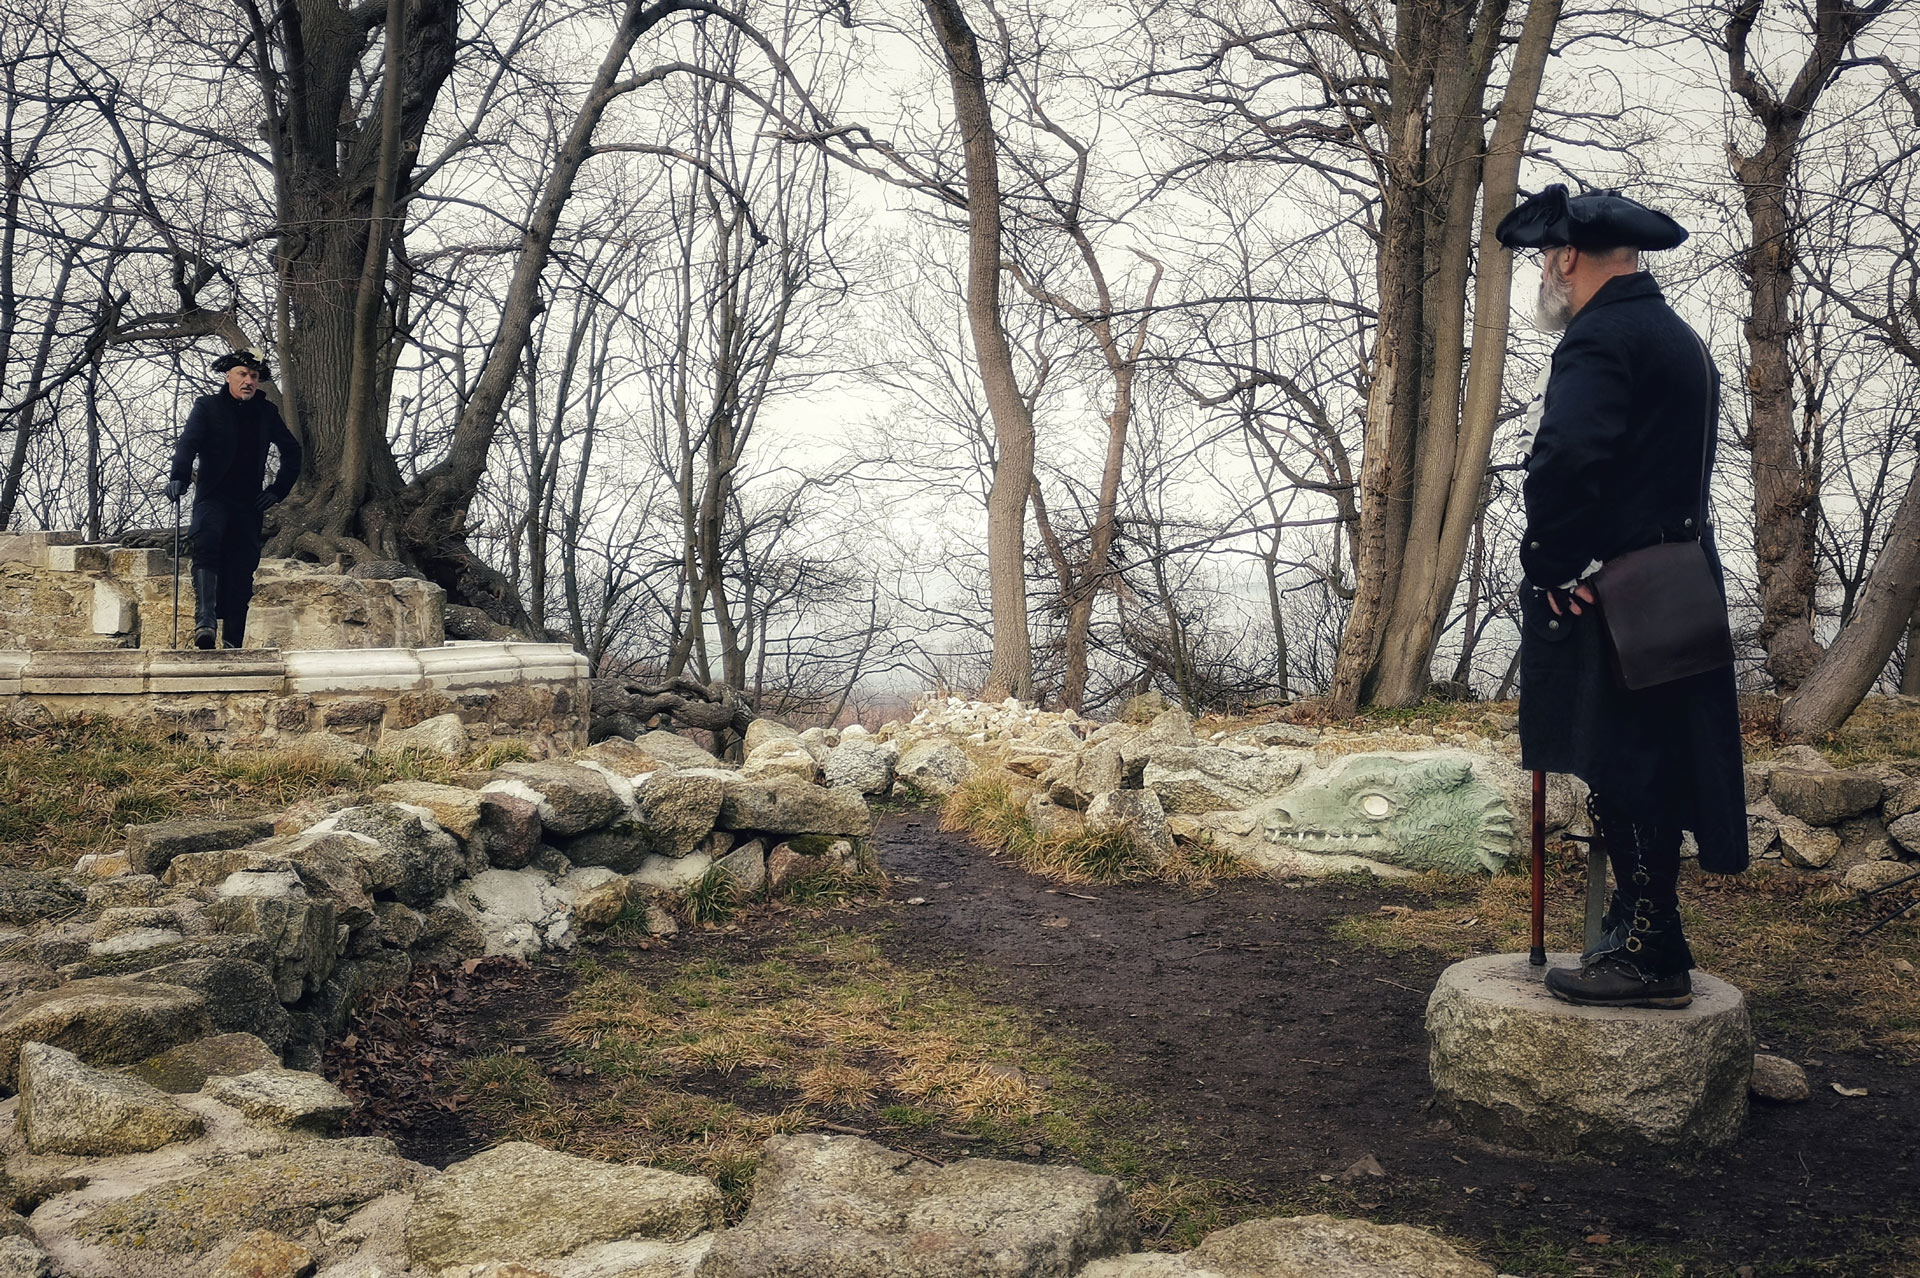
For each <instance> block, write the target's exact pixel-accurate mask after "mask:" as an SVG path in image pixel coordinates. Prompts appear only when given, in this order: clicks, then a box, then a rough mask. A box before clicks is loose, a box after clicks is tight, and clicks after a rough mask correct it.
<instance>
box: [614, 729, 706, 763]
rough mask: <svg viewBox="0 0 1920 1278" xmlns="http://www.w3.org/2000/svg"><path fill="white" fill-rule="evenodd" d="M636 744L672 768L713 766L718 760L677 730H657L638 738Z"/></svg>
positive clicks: (659, 761)
mask: <svg viewBox="0 0 1920 1278" xmlns="http://www.w3.org/2000/svg"><path fill="white" fill-rule="evenodd" d="M634 744H635V745H636V746H638V747H640V749H642V750H644V751H646V752H647V753H648V754H649V755H651V756H652V757H653V759H654V760H655V761H656V762H658V763H663V764H665V765H667V766H668V767H671V768H711V767H712V766H714V763H715V762H716V760H715V759H714V757H713V756H712V755H711V754H709V753H707V752H706V751H705V750H702V749H701V748H700V747H699V746H697V745H695V744H694V743H693V742H691V741H689V740H687V739H686V738H685V737H683V736H681V735H680V734H679V733H677V732H662V731H659V730H655V731H653V732H649V733H646V734H645V735H643V736H641V737H638V738H636V739H635V741H634Z"/></svg>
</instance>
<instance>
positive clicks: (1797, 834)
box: [1780, 816, 1840, 870]
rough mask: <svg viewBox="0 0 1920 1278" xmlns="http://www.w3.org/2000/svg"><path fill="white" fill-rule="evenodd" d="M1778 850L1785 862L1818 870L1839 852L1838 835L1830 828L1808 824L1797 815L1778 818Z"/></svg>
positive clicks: (1804, 868)
mask: <svg viewBox="0 0 1920 1278" xmlns="http://www.w3.org/2000/svg"><path fill="white" fill-rule="evenodd" d="M1780 852H1781V855H1782V857H1784V858H1785V860H1786V862H1787V864H1789V865H1796V866H1799V867H1800V868H1801V869H1803V870H1818V869H1821V868H1823V867H1825V866H1827V865H1828V864H1830V863H1831V862H1832V861H1833V858H1834V857H1835V856H1837V855H1839V853H1840V836H1839V835H1838V834H1836V833H1834V832H1833V831H1832V830H1827V829H1822V828H1820V827H1818V826H1811V825H1808V824H1807V823H1806V822H1805V821H1802V820H1800V819H1799V818H1798V817H1791V816H1783V817H1781V818H1780Z"/></svg>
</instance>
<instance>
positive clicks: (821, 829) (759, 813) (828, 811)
mask: <svg viewBox="0 0 1920 1278" xmlns="http://www.w3.org/2000/svg"><path fill="white" fill-rule="evenodd" d="M647 788H648V789H649V790H651V789H652V788H653V787H652V785H651V784H649V786H648V787H647ZM717 824H718V825H719V826H720V827H721V828H722V829H727V830H763V831H766V832H768V833H770V834H840V835H848V836H851V837H855V838H864V837H866V836H867V835H869V834H871V833H873V814H872V813H871V812H869V811H868V810H867V804H866V800H865V799H864V798H862V797H861V794H860V792H859V791H858V790H855V789H854V788H853V787H852V786H841V787H838V788H836V789H831V790H829V789H825V788H822V787H820V786H813V785H807V784H805V783H803V782H799V781H794V780H792V779H789V778H779V779H765V780H762V779H757V778H749V777H733V778H730V779H728V780H727V781H726V782H724V783H723V785H722V787H721V799H720V814H719V820H718V822H717Z"/></svg>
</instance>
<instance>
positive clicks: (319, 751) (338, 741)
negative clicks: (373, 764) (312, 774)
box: [285, 732, 372, 763]
mask: <svg viewBox="0 0 1920 1278" xmlns="http://www.w3.org/2000/svg"><path fill="white" fill-rule="evenodd" d="M285 748H286V751H287V753H288V754H292V755H297V756H299V757H300V758H302V759H306V760H308V761H309V762H318V763H359V762H361V761H362V760H364V759H365V758H366V757H367V755H369V754H371V753H372V751H371V750H370V749H369V748H368V747H367V745H366V744H365V743H364V742H360V741H355V740H353V739H352V738H351V737H343V736H341V735H340V734H339V733H337V732H305V733H302V734H301V735H299V736H297V737H295V738H294V739H293V740H292V742H290V743H289V744H288V745H287V746H286V747H285Z"/></svg>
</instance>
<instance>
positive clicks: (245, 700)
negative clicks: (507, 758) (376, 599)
mask: <svg viewBox="0 0 1920 1278" xmlns="http://www.w3.org/2000/svg"><path fill="white" fill-rule="evenodd" d="M588 699H589V691H588V684H587V661H586V658H585V657H582V656H581V655H580V654H578V653H576V652H575V651H573V649H572V648H570V647H568V646H567V645H565V644H555V643H484V642H479V643H449V644H445V645H443V646H439V647H428V648H371V649H369V648H347V649H339V648H336V649H317V650H307V651H295V652H280V651H278V650H275V649H271V648H263V649H251V648H249V649H241V650H238V651H222V650H215V651H212V652H196V651H191V650H188V651H159V652H152V651H147V650H144V649H137V648H135V649H118V650H108V651H91V652H78V651H71V650H59V649H46V650H41V651H35V652H5V651H0V713H7V714H11V715H12V716H14V717H15V718H19V717H22V716H37V715H40V714H51V715H54V716H56V717H63V718H64V717H67V716H71V715H79V714H94V715H104V716H109V717H112V718H118V719H127V720H130V721H133V722H136V723H143V724H148V725H152V726H155V727H158V728H161V729H162V730H164V731H166V732H169V733H172V734H177V735H181V736H184V737H185V738H186V739H188V740H190V741H192V742H194V743H196V744H200V745H206V746H213V747H249V748H250V747H264V746H281V747H287V746H294V745H298V744H301V743H302V741H303V739H305V740H306V742H307V743H308V744H311V743H312V741H313V740H314V737H315V734H328V735H329V737H331V738H338V739H342V740H344V741H346V742H348V743H351V744H352V745H354V746H359V747H372V748H379V747H381V746H382V745H383V744H385V745H388V746H395V745H401V744H414V743H413V742H410V741H396V740H394V739H393V737H392V734H395V733H399V732H404V731H406V730H408V729H412V728H415V727H417V726H419V725H420V724H423V723H426V722H427V721H428V720H441V721H445V720H446V717H447V716H453V717H456V718H457V719H458V721H459V724H460V726H461V728H462V729H464V733H465V739H466V740H467V742H468V743H469V744H475V745H477V744H479V743H482V742H484V741H485V740H486V739H488V738H490V737H517V738H522V739H532V740H535V741H542V742H545V743H546V744H547V745H549V746H550V747H552V748H555V749H578V748H580V747H583V746H585V745H586V744H587V723H588V711H589V704H588Z"/></svg>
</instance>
